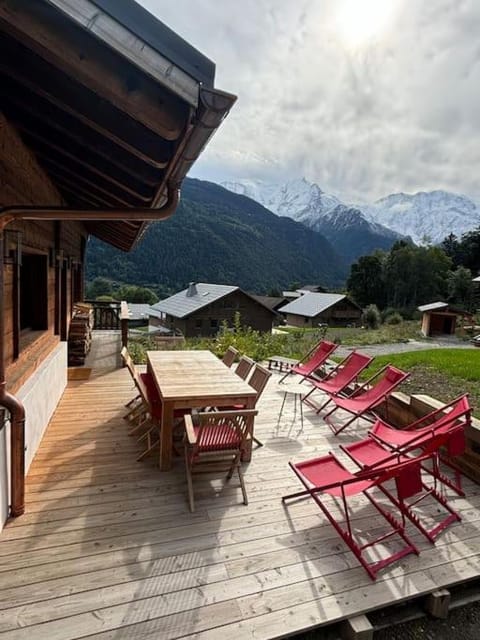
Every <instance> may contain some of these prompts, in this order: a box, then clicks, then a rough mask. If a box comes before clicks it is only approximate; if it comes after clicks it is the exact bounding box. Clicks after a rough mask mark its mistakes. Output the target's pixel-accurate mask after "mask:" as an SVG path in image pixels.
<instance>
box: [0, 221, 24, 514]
mask: <svg viewBox="0 0 480 640" xmlns="http://www.w3.org/2000/svg"><path fill="white" fill-rule="evenodd" d="M3 252H4V249H3V229H1V228H0V406H2V407H5V409H7V411H8V412H9V414H10V491H11V501H12V502H11V507H10V515H11V516H12V517H14V518H16V517H17V516H21V515H22V514H23V513H24V512H25V408H24V406H23V404H22V403H21V402H20V401H19V400H18V399H17V398H16V397H15V396H14V395H12V394H11V393H9V392H8V391H7V388H6V386H7V383H6V380H5V346H4V343H5V341H4V335H5V321H4V314H3V309H4V308H5V307H4V280H5V273H4V269H5V267H4V264H3Z"/></svg>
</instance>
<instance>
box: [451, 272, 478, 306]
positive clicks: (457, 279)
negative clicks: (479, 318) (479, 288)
mask: <svg viewBox="0 0 480 640" xmlns="http://www.w3.org/2000/svg"><path fill="white" fill-rule="evenodd" d="M474 290H475V286H474V283H473V282H472V272H471V271H470V269H465V267H458V269H456V270H455V271H451V272H450V273H449V275H448V294H449V300H451V301H452V302H454V303H456V304H458V305H461V306H462V308H463V309H466V310H467V311H472V307H473V295H474Z"/></svg>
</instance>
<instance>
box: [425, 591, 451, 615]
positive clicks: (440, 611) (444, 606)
mask: <svg viewBox="0 0 480 640" xmlns="http://www.w3.org/2000/svg"><path fill="white" fill-rule="evenodd" d="M449 607H450V591H448V589H438V591H433V593H431V594H430V595H429V596H428V597H427V599H426V601H425V610H426V611H427V612H428V613H429V614H430V615H431V616H432V617H433V618H446V617H447V616H448V608H449Z"/></svg>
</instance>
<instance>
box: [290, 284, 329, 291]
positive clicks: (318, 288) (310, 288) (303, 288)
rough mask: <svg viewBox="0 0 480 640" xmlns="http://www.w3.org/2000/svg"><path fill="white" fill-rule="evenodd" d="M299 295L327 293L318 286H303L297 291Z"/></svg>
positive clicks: (323, 288)
mask: <svg viewBox="0 0 480 640" xmlns="http://www.w3.org/2000/svg"><path fill="white" fill-rule="evenodd" d="M297 291H300V292H301V293H308V292H310V293H327V289H325V287H322V285H320V284H304V285H303V286H302V287H300V289H297Z"/></svg>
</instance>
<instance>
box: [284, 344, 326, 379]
mask: <svg viewBox="0 0 480 640" xmlns="http://www.w3.org/2000/svg"><path fill="white" fill-rule="evenodd" d="M337 346H338V345H336V344H334V343H333V342H328V340H322V341H321V342H320V344H319V345H318V347H316V348H315V350H314V351H311V352H310V353H309V354H307V356H306V357H307V358H308V359H307V360H305V362H299V363H298V364H296V365H294V366H293V367H292V368H291V369H289V370H288V371H287V373H286V374H285V375H284V376H282V377H281V378H280V380H279V384H280V383H282V382H283V381H284V380H285V378H286V377H287V376H289V375H290V374H292V373H296V374H297V375H299V376H302V382H303V380H305V378H307V377H309V376H312V375H313V374H314V373H315V371H317V369H320V368H321V367H323V365H324V364H325V363H326V361H327V359H328V358H329V356H331V355H332V353H333V352H334V351H335V349H336V348H337Z"/></svg>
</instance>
